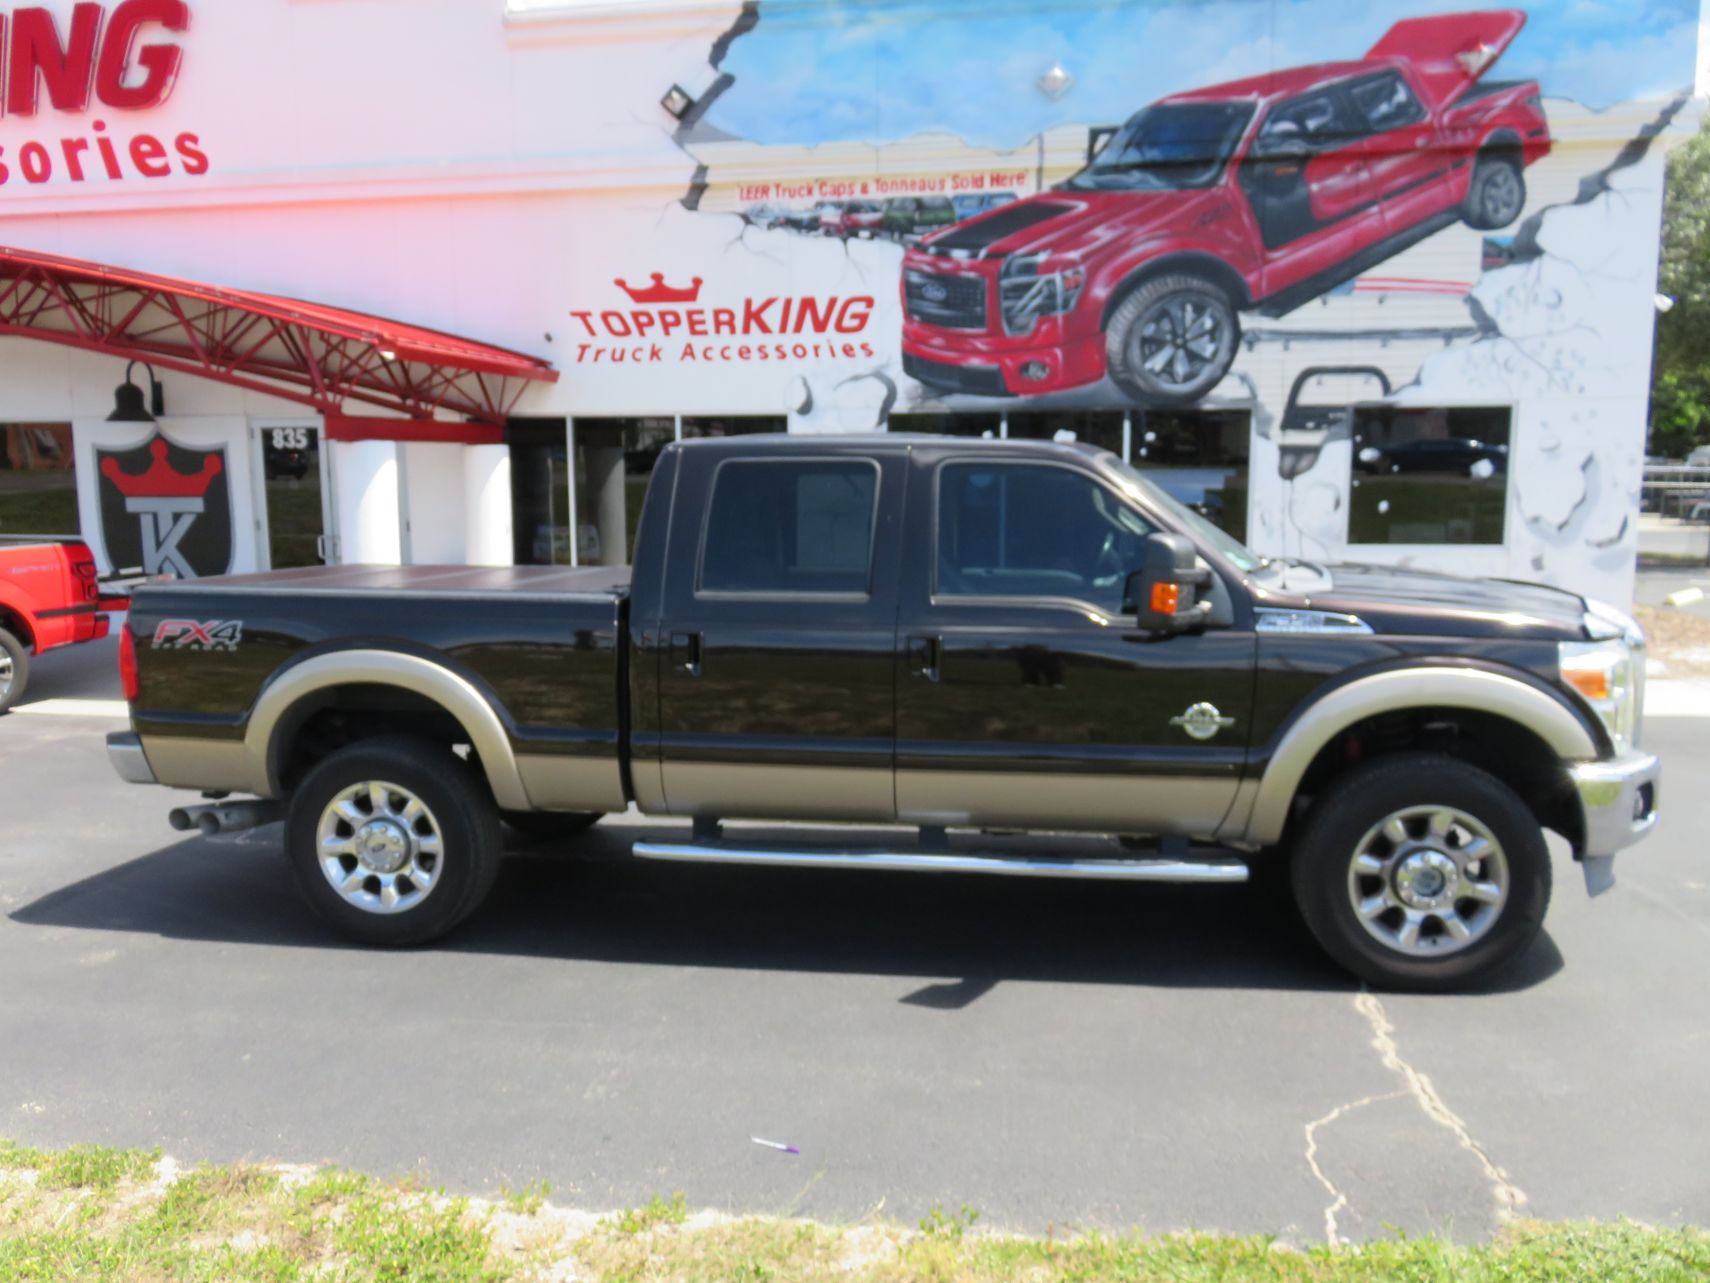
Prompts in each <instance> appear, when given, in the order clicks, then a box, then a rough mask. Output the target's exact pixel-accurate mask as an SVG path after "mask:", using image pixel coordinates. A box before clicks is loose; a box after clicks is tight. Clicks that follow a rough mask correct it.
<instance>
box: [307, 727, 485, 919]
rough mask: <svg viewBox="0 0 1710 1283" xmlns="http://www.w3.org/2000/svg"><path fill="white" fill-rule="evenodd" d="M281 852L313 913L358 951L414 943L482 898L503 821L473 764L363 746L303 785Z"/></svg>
mask: <svg viewBox="0 0 1710 1283" xmlns="http://www.w3.org/2000/svg"><path fill="white" fill-rule="evenodd" d="M285 850H286V854H287V855H288V857H289V858H290V861H291V869H292V872H293V873H295V874H296V877H297V885H298V886H299V888H301V890H302V892H303V894H304V896H305V897H306V898H307V899H308V901H309V903H310V904H311V905H312V906H313V907H314V908H315V910H316V911H317V912H318V913H320V915H321V916H322V917H323V918H325V919H326V920H327V921H328V922H330V923H332V924H333V925H334V926H336V927H337V928H338V929H339V930H340V931H342V932H344V934H345V935H347V936H350V937H351V938H352V939H354V940H357V941H359V942H361V943H363V944H377V945H408V944H421V943H424V942H425V941H428V940H432V939H434V938H435V937H437V936H441V935H444V934H445V933H446V932H447V931H449V930H451V928H453V927H454V926H456V925H457V924H458V923H459V922H461V921H463V919H464V918H466V917H468V916H469V914H471V913H473V912H474V911H475V908H476V906H477V905H479V904H480V903H481V901H482V900H483V899H485V898H486V895H487V892H488V891H489V890H491V889H492V885H493V878H494V876H495V874H496V873H497V872H498V866H499V855H500V835H499V813H498V811H497V809H496V808H495V807H494V805H493V801H492V798H491V797H490V796H488V794H487V790H486V788H485V786H484V784H483V783H482V781H481V780H479V779H478V778H477V777H476V775H475V773H474V771H473V770H472V769H471V768H470V766H469V764H468V763H466V762H465V761H463V760H462V759H461V758H459V757H458V756H457V755H456V754H455V753H453V752H452V751H451V750H450V749H448V748H445V747H443V746H441V745H437V744H432V743H428V742H427V741H424V740H417V739H410V738H406V737H403V736H396V737H390V736H389V737H386V738H382V739H372V740H361V741H359V742H357V743H355V744H352V745H350V746H349V747H347V748H343V749H340V750H339V751H338V752H336V753H334V754H333V755H332V756H331V757H329V758H327V759H326V760H325V761H323V762H321V763H320V764H319V765H318V766H316V767H315V768H314V769H313V770H312V771H310V772H309V774H308V775H307V776H306V777H304V779H303V782H302V784H301V785H299V786H298V788H297V790H296V792H295V793H293V794H292V796H291V804H290V808H289V810H288V811H287V813H286V817H285Z"/></svg>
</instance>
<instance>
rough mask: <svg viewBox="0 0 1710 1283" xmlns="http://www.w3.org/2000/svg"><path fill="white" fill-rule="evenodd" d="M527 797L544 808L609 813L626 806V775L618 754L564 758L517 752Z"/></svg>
mask: <svg viewBox="0 0 1710 1283" xmlns="http://www.w3.org/2000/svg"><path fill="white" fill-rule="evenodd" d="M517 774H518V775H520V776H522V782H523V788H524V790H526V791H527V793H528V800H529V801H530V802H531V803H532V804H533V805H535V806H536V807H538V808H540V809H541V810H543V811H599V812H601V813H603V814H608V815H609V814H610V813H611V812H613V811H621V810H623V809H624V807H625V806H626V805H627V803H626V802H625V800H624V796H623V774H622V772H621V771H620V770H619V769H618V763H617V759H616V758H615V757H561V756H550V755H547V754H544V753H519V754H517Z"/></svg>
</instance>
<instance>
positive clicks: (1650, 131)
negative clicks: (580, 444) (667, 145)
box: [566, 0, 1697, 598]
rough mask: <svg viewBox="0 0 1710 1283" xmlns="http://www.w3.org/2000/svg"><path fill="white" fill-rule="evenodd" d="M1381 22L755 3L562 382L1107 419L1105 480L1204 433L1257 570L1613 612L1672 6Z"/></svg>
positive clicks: (1174, 11) (1651, 267)
mask: <svg viewBox="0 0 1710 1283" xmlns="http://www.w3.org/2000/svg"><path fill="white" fill-rule="evenodd" d="M1400 8H1401V14H1400V16H1399V17H1398V15H1397V13H1396V9H1395V8H1394V7H1391V6H1371V5H1369V4H1364V3H1355V0H1210V2H1208V3H1194V4H1185V3H1178V4H1147V5H1108V4H1099V5H1094V4H1081V3H1068V4H1064V5H1060V6H1059V5H1053V6H1049V7H1045V6H1031V7H1026V6H1019V5H1010V4H1005V3H993V4H981V5H978V6H950V5H944V4H941V3H940V4H932V3H918V2H910V0H871V2H869V3H853V2H852V0H828V2H827V3H822V4H815V5H804V4H801V3H796V2H793V0H750V2H749V3H747V4H744V5H743V6H742V9H741V12H740V14H739V15H738V17H737V19H736V21H735V22H734V23H733V24H732V26H731V27H730V29H729V30H727V31H726V32H725V33H724V34H723V35H722V36H721V37H720V39H719V40H718V41H717V42H716V43H715V45H714V47H713V48H712V49H711V50H710V51H709V60H708V63H709V65H708V73H707V80H706V83H705V87H704V88H702V89H701V90H700V92H699V93H698V95H694V96H692V97H691V100H690V101H689V103H688V105H687V109H686V110H685V112H684V114H683V116H682V119H681V122H680V125H679V126H678V128H677V129H676V133H675V141H676V143H677V145H678V146H679V147H680V148H681V149H682V150H683V151H684V152H685V153H686V155H687V156H688V157H689V158H690V159H692V161H693V162H694V166H693V176H692V179H691V182H690V184H689V187H688V189H687V190H686V192H685V193H684V195H683V197H682V198H681V201H680V207H679V208H678V209H676V210H673V211H668V212H667V213H666V215H665V216H664V217H661V218H660V219H659V220H658V222H657V226H656V228H655V230H654V234H653V236H652V238H651V244H652V245H653V246H655V247H656V248H655V250H654V258H653V261H638V262H633V263H631V262H629V261H628V260H627V259H626V260H625V261H624V263H623V264H622V265H621V266H622V267H623V268H624V270H622V271H619V272H617V273H616V274H615V278H614V279H613V280H612V282H611V284H610V286H609V288H607V289H605V290H604V292H603V295H602V296H601V297H598V298H590V299H588V300H586V301H584V302H582V303H581V304H580V305H579V310H574V311H572V313H571V316H572V318H573V319H572V329H573V333H574V334H575V338H576V343H575V345H574V346H573V348H572V349H571V350H570V351H569V352H568V353H567V356H568V358H569V359H568V360H567V361H566V364H567V365H569V366H571V367H577V366H580V367H583V368H584V373H592V372H593V371H592V370H591V369H588V367H591V366H598V365H602V364H603V365H609V366H615V365H617V364H621V363H624V362H626V361H627V362H631V363H634V364H636V365H638V366H646V365H658V364H670V365H674V366H676V367H678V370H679V371H681V372H692V370H693V369H694V368H695V367H696V366H697V365H700V366H713V365H720V366H725V367H729V366H736V367H739V368H740V369H742V370H744V371H747V372H749V373H748V377H749V378H752V377H753V376H754V375H758V374H761V373H763V371H764V370H766V369H768V368H770V369H772V370H774V371H775V372H776V373H777V376H778V377H779V380H780V381H783V380H784V379H785V378H786V373H785V372H786V371H787V372H788V373H787V379H788V383H787V388H788V390H787V391H786V393H785V395H784V397H783V400H785V402H786V403H787V406H788V409H789V411H790V414H791V426H792V427H793V428H795V429H797V430H802V429H808V430H811V429H814V428H819V427H823V428H826V429H839V428H852V427H862V426H872V425H873V424H875V423H877V422H881V421H882V420H883V418H884V416H886V415H889V414H899V413H909V412H914V413H939V412H947V411H949V412H967V413H971V414H974V415H979V414H981V413H986V414H991V413H994V412H997V411H1007V412H1008V413H1009V414H1010V415H1011V416H1012V422H1013V416H1015V415H1017V414H1018V413H1027V412H1032V411H1052V412H1057V413H1058V414H1059V415H1060V416H1062V415H1067V416H1071V417H1072V416H1074V415H1086V414H1089V413H1094V412H1099V411H1111V410H1121V411H1124V412H1126V413H1127V414H1128V416H1129V418H1130V421H1131V423H1133V424H1134V425H1135V427H1134V432H1135V433H1136V435H1135V437H1134V444H1135V449H1134V453H1135V455H1136V458H1137V461H1140V460H1142V459H1144V458H1145V456H1146V455H1147V454H1148V452H1149V451H1150V452H1151V453H1152V454H1153V455H1154V456H1155V457H1154V459H1153V461H1154V462H1163V461H1165V459H1164V457H1163V456H1165V455H1167V453H1168V449H1167V447H1168V446H1169V445H1170V442H1171V440H1172V438H1171V436H1170V432H1169V431H1167V430H1165V429H1164V428H1160V429H1158V430H1156V431H1154V430H1153V427H1152V426H1149V425H1158V424H1163V425H1170V426H1171V428H1172V430H1173V428H1179V427H1180V422H1181V421H1185V420H1181V419H1180V416H1181V415H1183V414H1184V413H1187V412H1189V411H1191V412H1193V413H1195V414H1198V415H1201V416H1204V415H1205V414H1211V413H1225V414H1228V415H1230V416H1233V417H1232V418H1231V421H1232V422H1235V421H1238V422H1240V423H1241V424H1243V425H1245V426H1246V427H1247V428H1248V429H1249V431H1246V432H1242V433H1241V434H1240V435H1241V436H1242V437H1243V438H1244V440H1243V441H1242V442H1241V446H1240V450H1239V454H1240V456H1241V459H1242V461H1243V463H1245V461H1246V458H1247V455H1248V452H1249V450H1250V453H1251V464H1250V472H1249V470H1248V469H1247V468H1246V467H1243V468H1242V469H1241V474H1242V475H1241V476H1240V477H1239V478H1236V477H1234V475H1233V473H1232V472H1230V471H1229V470H1228V469H1225V477H1224V482H1226V484H1225V483H1224V482H1216V481H1214V482H1212V483H1209V484H1208V485H1206V486H1204V487H1202V491H1201V494H1200V496H1199V497H1200V498H1201V499H1202V500H1204V501H1205V503H1208V504H1211V505H1212V506H1213V507H1214V508H1215V507H1216V506H1217V505H1219V504H1227V505H1228V506H1227V508H1226V509H1224V511H1223V514H1222V515H1223V516H1224V517H1226V518H1227V524H1232V525H1237V526H1240V525H1243V524H1245V525H1247V529H1246V531H1245V533H1246V534H1247V536H1248V537H1249V538H1250V539H1251V541H1252V542H1253V543H1254V544H1255V545H1256V546H1258V547H1259V548H1260V549H1261V550H1262V551H1266V552H1270V553H1275V554H1281V555H1290V556H1299V557H1303V558H1320V559H1334V558H1344V557H1368V556H1373V557H1375V558H1376V559H1382V560H1387V561H1391V562H1398V561H1399V562H1410V561H1420V562H1423V563H1425V564H1435V565H1443V564H1445V559H1444V557H1443V555H1442V550H1441V545H1443V544H1458V545H1466V548H1465V551H1464V553H1460V554H1457V558H1458V559H1457V561H1456V562H1455V563H1454V564H1457V565H1460V566H1462V567H1464V568H1465V569H1468V570H1470V571H1473V572H1476V573H1486V574H1511V575H1514V576H1516V577H1523V578H1535V579H1545V580H1550V579H1558V580H1565V578H1572V580H1573V582H1574V584H1575V586H1576V587H1579V588H1581V589H1582V590H1586V591H1598V590H1601V591H1605V592H1607V594H1608V595H1610V596H1612V597H1616V598H1621V597H1624V596H1626V595H1627V594H1628V589H1629V586H1630V575H1631V564H1632V552H1633V532H1632V531H1631V530H1629V529H1628V528H1627V516H1628V514H1629V513H1630V512H1631V511H1632V510H1633V509H1634V507H1635V506H1636V496H1637V489H1638V484H1639V475H1640V474H1639V470H1640V464H1641V455H1642V449H1643V423H1644V416H1645V413H1646V404H1647V384H1648V374H1649V350H1650V347H1649V344H1650V335H1651V325H1652V319H1653V306H1652V295H1653V293H1654V288H1655V285H1654V282H1655V263H1654V261H1653V259H1654V250H1655V236H1656V233H1655V229H1656V226H1657V222H1658V219H1659V217H1660V201H1661V180H1662V160H1663V154H1664V152H1665V151H1666V148H1667V147H1668V146H1670V145H1672V144H1673V143H1674V142H1675V141H1678V139H1679V138H1681V137H1683V136H1685V135H1687V134H1688V133H1690V131H1691V129H1692V128H1694V127H1695V125H1696V120H1695V118H1694V116H1695V111H1694V109H1693V108H1692V107H1691V106H1690V101H1691V100H1690V99H1689V97H1688V95H1689V88H1688V86H1689V85H1690V83H1691V80H1692V71H1693V68H1692V62H1693V50H1694V47H1695V42H1696V24H1697V4H1696V2H1695V0H1645V2H1644V3H1637V4H1629V3H1622V4H1615V3H1604V2H1602V0H1578V2H1575V3H1569V2H1568V0H1541V2H1540V3H1538V4H1534V5H1532V6H1529V8H1528V9H1526V10H1521V9H1500V10H1476V11H1469V10H1465V9H1461V8H1457V7H1456V6H1454V5H1448V4H1431V3H1420V4H1411V5H1406V6H1401V7H1400ZM1499 63H1500V64H1501V66H1500V72H1498V64H1499ZM703 223H705V224H711V225H713V226H716V227H717V228H719V229H720V230H718V231H717V232H716V233H713V234H711V235H709V236H701V235H698V234H696V233H695V232H694V231H692V230H691V226H690V225H691V224H703ZM714 238H716V244H717V246H718V253H717V257H716V258H714V259H711V260H709V259H708V257H707V255H706V253H705V249H706V247H707V246H708V245H709V244H711V243H714ZM686 245H694V246H697V248H696V250H695V251H694V252H695V254H696V257H695V258H694V259H693V260H692V267H690V268H688V269H686V270H682V271H678V270H673V268H674V265H675V264H678V263H683V262H685V257H684V255H683V253H682V247H684V246H686ZM703 278H704V280H703ZM703 285H704V286H705V289H704V291H703ZM606 373H607V375H608V376H610V375H613V374H615V373H616V371H615V369H614V370H608V371H607V372H606ZM634 376H635V377H637V378H642V377H647V374H646V372H645V371H644V370H642V369H636V370H635V371H634ZM1172 415H1174V416H1176V417H1175V418H1172ZM1194 422H1195V423H1199V420H1195V421H1194ZM1202 427H1203V424H1201V428H1202ZM1012 430H1013V429H1012ZM1196 430H1200V429H1197V428H1196ZM1210 431H1211V432H1212V436H1213V437H1219V434H1221V437H1220V439H1229V433H1228V431H1227V430H1226V428H1216V427H1214V428H1213V429H1211V430H1210ZM1201 435H1202V438H1203V431H1202V433H1201ZM1196 457H1198V458H1200V459H1202V460H1203V459H1205V458H1208V457H1209V456H1207V455H1206V454H1205V451H1204V450H1203V449H1202V450H1201V451H1200V454H1199V455H1198V456H1196ZM1217 468H1218V465H1217V463H1216V462H1215V460H1213V462H1212V463H1211V464H1210V469H1209V470H1210V472H1211V473H1212V474H1214V476H1215V474H1216V473H1217ZM1445 476H1447V477H1453V478H1457V479H1459V480H1460V481H1461V482H1463V483H1464V484H1462V485H1460V486H1459V487H1457V488H1456V489H1455V490H1454V491H1453V495H1454V498H1453V502H1452V504H1451V505H1450V506H1449V507H1447V508H1445V507H1444V506H1443V504H1442V503H1441V502H1439V501H1438V500H1437V499H1435V498H1433V496H1434V495H1444V494H1448V493H1450V492H1449V491H1448V490H1447V489H1445V488H1444V487H1443V485H1442V484H1441V478H1443V477H1445ZM1237 490H1239V493H1238V494H1237V493H1236V492H1237ZM1202 506H1204V505H1203V504H1202ZM1249 512H1250V513H1251V514H1252V518H1251V522H1250V523H1247V522H1246V521H1245V514H1246V513H1249ZM1213 515H1218V514H1217V513H1216V512H1213ZM1431 546H1436V547H1437V551H1436V552H1435V553H1432V552H1427V551H1424V549H1426V548H1427V547H1431ZM1350 550H1352V551H1350ZM1588 564H1589V565H1590V567H1591V569H1590V570H1589V571H1588V570H1587V565H1588Z"/></svg>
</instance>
